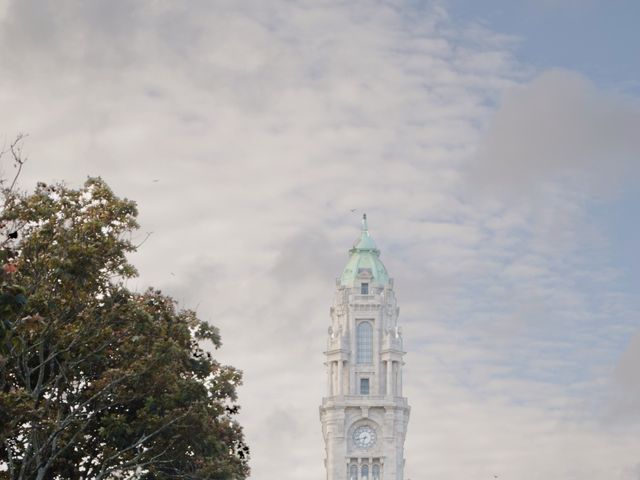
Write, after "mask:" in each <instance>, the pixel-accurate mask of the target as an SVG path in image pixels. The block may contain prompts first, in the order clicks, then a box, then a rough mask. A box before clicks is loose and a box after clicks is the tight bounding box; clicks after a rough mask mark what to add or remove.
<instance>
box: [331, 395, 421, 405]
mask: <svg viewBox="0 0 640 480" xmlns="http://www.w3.org/2000/svg"><path fill="white" fill-rule="evenodd" d="M322 406H323V407H341V408H342V407H401V408H405V407H408V406H409V402H408V401H407V398H406V397H397V396H389V395H333V396H331V397H323V398H322Z"/></svg>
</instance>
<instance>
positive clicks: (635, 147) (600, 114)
mask: <svg viewBox="0 0 640 480" xmlns="http://www.w3.org/2000/svg"><path fill="white" fill-rule="evenodd" d="M639 130H640V102H638V100H637V99H636V98H631V97H625V96H622V95H617V94H614V93H608V92H603V91H599V90H598V89H597V88H596V87H595V86H594V85H593V84H592V83H591V82H589V80H588V79H586V78H585V77H583V76H581V75H580V74H577V73H574V72H570V71H565V70H552V71H547V72H544V73H542V74H540V75H539V76H538V77H536V78H535V79H533V80H532V81H531V82H530V83H528V84H526V85H521V86H516V87H513V88H512V89H510V90H508V91H507V92H506V93H505V95H504V97H503V99H502V101H501V104H500V107H499V108H498V110H497V111H496V112H495V113H494V114H493V115H492V116H491V118H490V121H489V125H488V127H487V131H486V134H485V135H484V137H483V139H482V141H481V142H480V144H479V147H478V151H477V157H476V160H475V164H474V165H473V167H472V168H471V169H470V172H469V179H468V182H469V183H473V184H474V185H476V186H479V187H480V188H491V189H499V190H504V191H507V192H508V193H511V194H513V193H515V192H522V191H523V189H524V191H525V192H526V191H531V190H532V189H533V190H535V189H538V188H540V185H541V184H542V185H544V184H545V183H546V182H549V181H552V180H564V181H568V182H569V183H573V184H575V186H581V185H586V186H587V189H588V191H590V192H593V193H602V191H603V190H604V191H606V190H608V189H610V188H611V187H617V186H618V184H619V183H620V182H623V181H624V182H629V181H633V180H632V179H636V178H637V175H638V173H639V169H640V158H638V151H640V138H639V137H638V135H637V132H638V131H639Z"/></svg>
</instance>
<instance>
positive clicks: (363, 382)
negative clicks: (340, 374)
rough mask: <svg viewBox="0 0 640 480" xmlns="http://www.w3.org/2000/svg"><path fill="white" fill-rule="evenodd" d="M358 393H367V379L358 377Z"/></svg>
mask: <svg viewBox="0 0 640 480" xmlns="http://www.w3.org/2000/svg"><path fill="white" fill-rule="evenodd" d="M360 395H369V379H368V378H361V379H360Z"/></svg>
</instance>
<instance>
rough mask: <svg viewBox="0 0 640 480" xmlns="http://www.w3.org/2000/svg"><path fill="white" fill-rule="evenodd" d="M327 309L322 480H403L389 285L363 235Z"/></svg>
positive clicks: (402, 426) (399, 359) (402, 403)
mask: <svg viewBox="0 0 640 480" xmlns="http://www.w3.org/2000/svg"><path fill="white" fill-rule="evenodd" d="M349 255H350V257H349V261H348V262H347V265H346V267H345V269H344V271H343V273H342V275H341V277H340V278H339V279H337V280H336V286H337V288H336V294H335V299H334V302H333V306H332V307H331V310H330V312H331V326H330V327H329V332H328V333H329V336H328V339H327V351H326V352H325V355H326V364H325V365H326V366H327V396H326V397H324V398H323V399H322V405H321V406H320V421H321V422H322V434H323V437H324V442H325V452H326V458H325V466H326V472H327V476H326V478H327V480H403V479H404V477H403V470H404V439H405V434H406V431H407V424H408V421H409V411H410V408H409V405H408V403H407V399H406V398H404V397H403V396H402V366H403V356H404V351H403V350H402V332H401V329H400V327H399V326H398V313H399V308H398V306H397V303H396V297H395V293H394V291H393V279H391V278H389V275H388V274H387V270H386V268H385V267H384V265H383V264H382V262H381V261H380V251H379V250H378V248H377V246H376V244H375V242H374V241H373V239H372V238H371V236H370V235H369V229H368V227H367V217H366V215H364V216H363V218H362V232H361V234H360V237H359V238H358V240H357V241H356V243H355V245H354V246H353V248H352V249H351V250H350V251H349Z"/></svg>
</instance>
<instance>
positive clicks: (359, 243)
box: [350, 213, 380, 255]
mask: <svg viewBox="0 0 640 480" xmlns="http://www.w3.org/2000/svg"><path fill="white" fill-rule="evenodd" d="M355 251H370V252H372V253H374V254H375V255H380V250H378V247H377V246H376V242H374V241H373V238H371V235H369V225H368V224H367V214H366V213H364V214H363V215H362V230H361V232H360V238H358V239H357V240H356V243H355V244H354V245H353V248H352V249H351V250H350V252H351V253H353V252H355Z"/></svg>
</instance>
